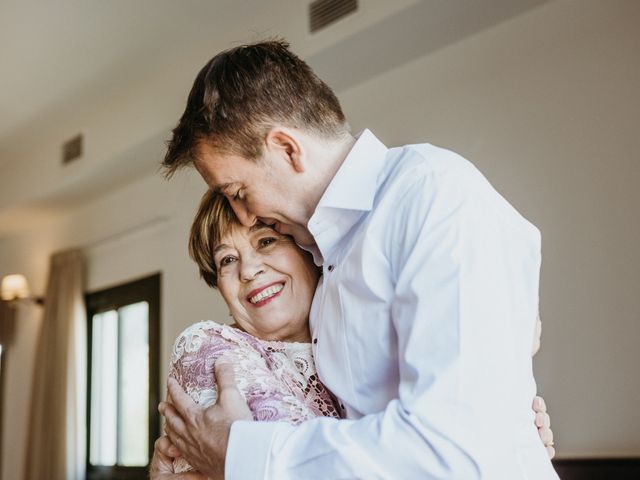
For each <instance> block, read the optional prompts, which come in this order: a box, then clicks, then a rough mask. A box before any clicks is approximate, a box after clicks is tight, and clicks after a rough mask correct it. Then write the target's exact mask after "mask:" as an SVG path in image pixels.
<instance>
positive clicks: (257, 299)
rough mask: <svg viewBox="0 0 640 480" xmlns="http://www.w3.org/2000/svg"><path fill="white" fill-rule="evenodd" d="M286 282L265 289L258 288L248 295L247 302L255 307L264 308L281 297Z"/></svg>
mask: <svg viewBox="0 0 640 480" xmlns="http://www.w3.org/2000/svg"><path fill="white" fill-rule="evenodd" d="M283 288H284V282H274V283H271V284H269V285H265V286H264V287H260V288H256V289H255V290H252V291H251V292H250V293H249V295H247V301H248V302H249V303H250V304H251V305H253V306H254V307H262V306H263V305H266V304H267V303H269V302H270V301H271V300H273V299H274V298H276V297H277V296H279V295H280V292H282V290H283Z"/></svg>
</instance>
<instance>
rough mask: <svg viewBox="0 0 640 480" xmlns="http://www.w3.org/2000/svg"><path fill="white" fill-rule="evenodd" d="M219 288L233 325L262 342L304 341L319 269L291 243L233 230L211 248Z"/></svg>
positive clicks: (265, 232)
mask: <svg viewBox="0 0 640 480" xmlns="http://www.w3.org/2000/svg"><path fill="white" fill-rule="evenodd" d="M213 254H214V260H215V264H216V268H217V271H218V289H219V290H220V293H221V294H222V296H223V297H224V299H225V301H226V302H227V305H228V306H229V310H230V311H231V314H232V315H233V317H234V319H235V321H236V323H237V324H238V326H239V327H240V328H242V329H243V330H245V331H246V332H248V333H250V334H252V335H254V336H255V337H258V338H260V339H263V340H281V341H290V342H308V341H309V340H310V337H309V326H308V319H309V309H310V307H311V301H312V300H313V294H314V293H315V289H316V285H317V283H318V270H317V268H316V267H315V265H314V264H313V261H312V260H311V258H310V255H308V254H307V253H306V252H304V251H303V250H301V249H300V248H298V246H297V245H296V244H295V243H294V242H293V240H292V239H291V238H290V237H288V236H285V235H281V234H279V233H278V232H276V231H275V230H273V229H272V228H270V227H267V226H265V225H262V224H257V225H254V226H253V227H244V226H241V225H236V226H234V227H233V228H232V229H231V232H230V233H229V234H227V235H226V236H224V237H223V238H222V239H221V240H220V243H219V244H218V245H216V246H214V252H213Z"/></svg>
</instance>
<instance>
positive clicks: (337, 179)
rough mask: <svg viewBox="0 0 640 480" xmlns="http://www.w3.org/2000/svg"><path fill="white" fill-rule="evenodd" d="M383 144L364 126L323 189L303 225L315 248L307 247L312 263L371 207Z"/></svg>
mask: <svg viewBox="0 0 640 480" xmlns="http://www.w3.org/2000/svg"><path fill="white" fill-rule="evenodd" d="M387 151H388V149H387V147H386V146H385V145H384V144H383V143H382V142H381V141H380V140H378V139H377V138H376V136H375V135H374V134H373V133H372V132H371V131H370V130H364V131H363V132H362V133H361V134H360V135H359V136H358V137H357V140H356V143H355V144H354V145H353V147H352V148H351V150H350V151H349V154H348V155H347V157H346V158H345V160H344V162H343V163H342V165H341V166H340V168H339V169H338V172H337V173H336V175H335V176H334V177H333V179H332V180H331V183H330V184H329V186H328V187H327V189H326V190H325V192H324V194H323V195H322V198H321V199H320V202H318V206H317V207H316V210H315V212H314V213H313V215H312V216H311V218H310V219H309V223H308V224H307V228H308V229H309V231H310V232H311V234H312V235H313V237H314V239H315V241H316V245H317V247H318V248H317V249H309V250H310V251H311V252H312V253H313V256H314V260H315V262H316V264H318V265H320V264H321V263H322V262H323V259H324V260H326V259H328V258H330V257H331V256H332V252H333V251H334V249H335V247H336V245H337V244H338V242H340V240H342V239H343V238H344V237H345V236H346V235H347V233H348V232H349V230H351V228H352V227H353V226H354V225H355V224H356V223H357V222H358V220H359V219H360V217H361V216H362V214H363V213H364V212H368V211H370V210H371V208H372V207H373V202H374V200H375V196H376V192H377V190H378V186H379V183H380V182H381V181H383V180H384V179H383V178H382V179H381V178H379V177H380V176H381V175H380V174H381V172H382V170H383V167H384V164H385V158H386V155H387Z"/></svg>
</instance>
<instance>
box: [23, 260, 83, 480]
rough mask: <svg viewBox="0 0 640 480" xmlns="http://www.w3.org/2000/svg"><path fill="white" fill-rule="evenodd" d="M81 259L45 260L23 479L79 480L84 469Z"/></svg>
mask: <svg viewBox="0 0 640 480" xmlns="http://www.w3.org/2000/svg"><path fill="white" fill-rule="evenodd" d="M83 292H84V258H83V255H82V253H81V252H80V251H78V250H72V251H66V252H62V253H58V254H55V255H53V256H52V257H51V264H50V269H49V280H48V283H47V293H46V297H45V308H44V319H43V322H42V328H41V331H40V336H39V340H38V347H37V352H36V363H35V367H34V384H33V393H32V396H31V398H32V403H31V415H30V424H29V443H28V445H27V452H26V456H27V458H26V467H25V472H26V479H27V480H45V479H52V480H58V479H60V480H62V479H66V480H82V479H84V478H85V466H86V401H87V400H86V399H87V396H86V395H87V394H86V379H87V372H86V368H87V367H86V365H87V353H86V348H87V336H86V324H87V322H86V309H85V305H84V293H83Z"/></svg>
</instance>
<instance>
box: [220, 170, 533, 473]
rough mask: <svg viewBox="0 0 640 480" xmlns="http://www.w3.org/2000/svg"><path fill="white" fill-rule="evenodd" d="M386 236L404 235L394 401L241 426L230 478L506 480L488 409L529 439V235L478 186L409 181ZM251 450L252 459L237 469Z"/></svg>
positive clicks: (393, 251)
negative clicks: (362, 411) (295, 421)
mask: <svg viewBox="0 0 640 480" xmlns="http://www.w3.org/2000/svg"><path fill="white" fill-rule="evenodd" d="M389 228H390V229H391V230H392V231H395V232H402V233H401V234H397V233H396V234H394V235H390V236H389V237H388V240H389V242H388V246H389V248H388V250H387V252H386V254H387V256H388V262H389V265H390V270H391V271H390V276H392V278H394V281H395V292H394V297H393V301H392V304H391V322H392V323H393V326H394V330H395V332H396V335H397V345H398V358H397V361H398V369H399V376H400V382H399V385H398V391H397V398H395V399H393V400H392V401H391V402H389V404H388V405H387V406H386V408H385V409H384V410H383V411H381V412H378V413H375V414H371V415H366V416H364V417H362V418H360V419H358V420H333V419H326V418H321V419H314V420H310V421H307V422H305V423H303V424H302V425H299V426H290V425H284V424H281V423H274V424H270V425H256V424H252V423H251V422H237V423H235V424H234V425H233V426H232V429H231V435H230V441H229V447H228V453H227V470H226V477H225V478H227V479H228V480H232V479H239V478H264V479H270V480H271V479H299V478H305V479H334V478H335V479H345V478H366V479H378V478H421V479H436V478H437V479H443V478H456V479H460V478H464V479H475V478H502V476H500V477H495V476H492V475H491V467H490V466H488V465H490V463H491V459H492V458H493V459H495V458H496V457H495V456H494V454H493V453H492V451H495V450H497V449H500V448H505V449H507V450H508V449H509V448H511V447H510V446H509V445H504V444H505V443H506V444H511V443H513V441H512V440H513V439H512V438H511V437H507V438H508V439H509V440H508V441H506V442H503V444H501V445H499V446H496V445H495V444H494V443H493V442H492V441H491V440H492V439H493V438H500V436H503V437H502V438H503V440H504V436H507V435H510V431H509V430H508V424H509V422H497V424H496V422H494V421H493V419H492V418H491V417H492V415H491V414H490V412H494V411H500V409H504V410H503V411H501V415H502V416H503V417H504V418H510V419H513V421H514V422H523V424H526V423H527V422H530V429H531V430H534V427H533V419H532V417H531V416H530V415H529V412H530V401H531V399H532V398H533V392H532V391H531V390H530V389H529V390H527V389H518V388H514V385H517V381H518V380H517V378H516V377H517V376H518V375H523V376H524V377H526V378H529V377H530V376H531V373H530V365H531V358H530V346H531V345H530V343H531V335H532V334H533V326H534V322H533V320H531V318H535V312H536V311H537V286H536V285H537V280H538V278H537V270H536V269H537V268H539V260H540V259H539V238H538V234H537V230H535V227H533V226H531V225H530V224H528V223H527V222H526V221H525V220H524V219H522V217H519V215H518V214H517V212H515V210H513V209H512V207H510V206H509V205H508V204H507V203H506V201H504V199H502V197H500V196H499V195H498V194H497V193H496V192H495V191H494V190H493V189H492V188H491V187H490V186H489V185H488V183H486V181H484V179H481V180H480V179H474V178H473V175H471V174H470V175H462V176H460V175H453V174H452V175H447V174H445V175H444V176H434V175H425V176H423V177H421V178H420V177H419V178H416V179H414V180H413V182H412V183H411V185H410V187H409V188H407V189H406V194H405V195H404V196H403V197H402V198H400V199H399V202H398V208H397V211H396V215H395V218H394V219H393V220H390V225H389ZM529 277H531V278H529ZM527 282H531V285H527V284H526V283H527ZM514 283H515V284H516V285H517V286H516V287H514ZM534 283H535V284H536V285H533V284H534ZM532 292H533V293H532ZM529 317H531V318H529ZM523 329H524V330H530V332H524V334H523ZM505 363H506V364H508V365H509V367H508V368H506V369H505V368H504V365H505ZM462 372H464V375H463V374H462ZM531 378H532V377H531ZM514 391H518V392H520V395H519V396H514V393H513V392H514ZM516 397H517V398H516ZM514 405H515V406H514ZM496 409H498V410H496ZM519 415H522V416H521V417H519ZM505 425H506V426H505ZM503 429H504V430H503ZM496 430H497V431H496ZM247 450H250V451H252V452H257V453H258V456H257V457H256V461H255V462H254V463H253V464H252V465H247V464H248V463H250V462H246V461H245V462H244V463H245V465H243V469H242V470H235V468H236V467H235V466H236V465H239V463H241V462H242V458H243V456H244V455H245V454H246V452H247ZM540 450H542V447H541V444H540ZM265 452H267V453H266V455H265ZM513 456H514V457H515V455H513ZM508 457H509V455H504V456H502V457H500V458H501V459H506V460H505V461H507V462H508V461H510V460H509V459H508ZM244 458H246V457H244ZM513 461H515V460H513ZM252 467H255V468H253V469H251V468H252ZM513 468H516V469H517V468H518V467H517V466H514V467H513ZM513 468H512V467H511V466H505V467H504V471H513ZM487 469H489V470H487ZM240 473H241V475H240ZM536 478H538V477H536Z"/></svg>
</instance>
